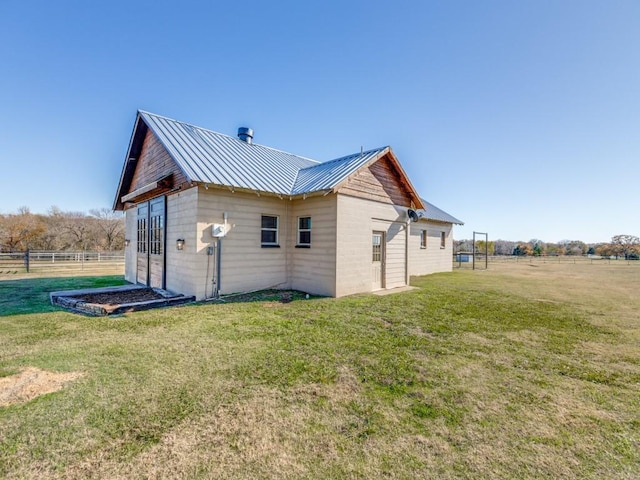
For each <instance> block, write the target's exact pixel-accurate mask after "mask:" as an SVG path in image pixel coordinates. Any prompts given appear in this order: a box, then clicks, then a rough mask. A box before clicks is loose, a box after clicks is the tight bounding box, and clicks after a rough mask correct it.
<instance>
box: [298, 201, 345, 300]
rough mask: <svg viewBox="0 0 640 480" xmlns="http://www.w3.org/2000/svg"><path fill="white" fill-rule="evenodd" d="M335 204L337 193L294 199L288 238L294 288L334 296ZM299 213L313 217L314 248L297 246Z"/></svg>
mask: <svg viewBox="0 0 640 480" xmlns="http://www.w3.org/2000/svg"><path fill="white" fill-rule="evenodd" d="M336 205H337V203H336V195H327V196H324V197H311V198H307V199H306V200H296V201H295V202H293V205H292V207H293V208H292V209H291V220H290V222H291V226H290V232H291V235H290V237H291V238H290V240H289V242H288V250H289V252H290V253H291V258H292V261H291V262H289V265H290V266H291V269H290V273H289V276H290V278H291V288H294V289H296V290H301V291H303V292H309V293H313V294H316V295H327V296H335V292H336ZM299 217H311V248H295V245H296V243H297V235H298V218H299ZM291 247H293V248H291Z"/></svg>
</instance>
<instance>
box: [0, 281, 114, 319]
mask: <svg viewBox="0 0 640 480" xmlns="http://www.w3.org/2000/svg"><path fill="white" fill-rule="evenodd" d="M126 283H127V282H126V281H125V280H124V277H123V276H122V275H106V276H98V277H51V278H27V279H21V280H3V281H0V317H7V316H10V315H25V314H31V313H45V312H54V311H59V310H61V309H60V308H59V307H54V306H53V305H51V301H50V299H49V293H51V292H55V291H60V290H77V289H82V288H97V287H109V286H115V285H125V284H126Z"/></svg>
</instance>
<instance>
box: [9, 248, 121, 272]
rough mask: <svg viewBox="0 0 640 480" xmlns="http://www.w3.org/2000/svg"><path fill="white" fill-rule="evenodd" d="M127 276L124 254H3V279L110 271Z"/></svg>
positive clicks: (73, 252)
mask: <svg viewBox="0 0 640 480" xmlns="http://www.w3.org/2000/svg"><path fill="white" fill-rule="evenodd" d="M119 269H121V270H122V272H124V252H122V251H117V252H96V251H58V252H52V251H42V250H27V251H26V252H12V253H0V275H12V274H24V273H47V272H50V273H56V272H66V273H73V272H83V271H85V270H87V271H89V270H110V271H118V270H119Z"/></svg>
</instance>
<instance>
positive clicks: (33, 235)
mask: <svg viewBox="0 0 640 480" xmlns="http://www.w3.org/2000/svg"><path fill="white" fill-rule="evenodd" d="M124 232H125V224H124V215H123V214H122V212H114V211H112V210H111V209H109V208H101V209H93V210H89V213H84V212H63V211H62V210H60V209H59V208H58V207H51V208H50V209H49V211H48V212H47V213H46V214H37V213H31V211H30V210H29V208H27V207H21V208H20V209H18V213H12V214H0V252H21V251H25V250H53V251H64V250H97V251H113V250H122V249H123V248H124Z"/></svg>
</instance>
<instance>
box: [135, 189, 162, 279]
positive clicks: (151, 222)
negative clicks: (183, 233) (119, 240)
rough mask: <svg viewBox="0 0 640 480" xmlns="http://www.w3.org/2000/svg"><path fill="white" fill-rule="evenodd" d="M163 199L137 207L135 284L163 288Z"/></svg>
mask: <svg viewBox="0 0 640 480" xmlns="http://www.w3.org/2000/svg"><path fill="white" fill-rule="evenodd" d="M165 204H166V202H165V197H158V198H154V199H153V200H150V201H148V202H144V203H140V204H139V205H138V224H137V227H138V238H137V247H138V255H137V257H138V258H137V275H136V281H137V283H140V284H143V285H148V286H150V287H157V288H164V283H165V280H164V279H165V275H164V272H165V225H164V222H165Z"/></svg>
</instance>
